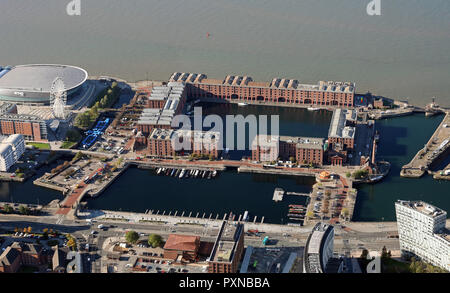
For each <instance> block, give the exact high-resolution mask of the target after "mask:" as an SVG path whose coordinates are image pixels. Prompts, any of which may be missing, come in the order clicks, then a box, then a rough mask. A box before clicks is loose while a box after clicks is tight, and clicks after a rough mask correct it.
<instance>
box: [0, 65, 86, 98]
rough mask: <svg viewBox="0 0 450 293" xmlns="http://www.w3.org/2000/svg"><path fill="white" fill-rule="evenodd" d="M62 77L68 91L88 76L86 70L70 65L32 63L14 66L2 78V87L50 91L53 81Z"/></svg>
mask: <svg viewBox="0 0 450 293" xmlns="http://www.w3.org/2000/svg"><path fill="white" fill-rule="evenodd" d="M57 77H61V78H62V79H63V81H64V84H65V86H66V89H67V91H70V90H72V89H74V88H77V87H79V86H80V85H82V84H83V83H84V82H85V81H86V80H87V78H88V73H87V71H86V70H84V69H82V68H79V67H75V66H69V65H52V64H32V65H20V66H15V67H13V68H12V69H11V70H10V71H9V72H8V73H6V74H5V75H4V76H3V77H1V78H0V89H4V90H5V89H9V90H16V91H24V92H29V93H30V92H34V93H50V88H51V86H52V83H53V81H54V80H55V79H56V78H57Z"/></svg>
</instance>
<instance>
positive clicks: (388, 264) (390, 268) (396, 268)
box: [381, 258, 412, 274]
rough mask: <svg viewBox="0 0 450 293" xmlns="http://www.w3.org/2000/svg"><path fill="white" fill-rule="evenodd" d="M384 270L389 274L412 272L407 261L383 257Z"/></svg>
mask: <svg viewBox="0 0 450 293" xmlns="http://www.w3.org/2000/svg"><path fill="white" fill-rule="evenodd" d="M381 262H382V267H383V269H382V272H383V273H388V274H398V273H412V272H411V269H410V264H409V263H406V262H401V261H398V260H394V259H392V258H385V259H382V261H381Z"/></svg>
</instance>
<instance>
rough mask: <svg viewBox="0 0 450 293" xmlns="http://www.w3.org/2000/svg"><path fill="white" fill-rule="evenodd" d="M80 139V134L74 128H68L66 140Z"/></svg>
mask: <svg viewBox="0 0 450 293" xmlns="http://www.w3.org/2000/svg"><path fill="white" fill-rule="evenodd" d="M80 139H81V134H80V133H79V132H78V130H76V129H69V130H68V131H67V133H66V141H70V142H77V141H79V140H80Z"/></svg>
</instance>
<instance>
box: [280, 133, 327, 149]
mask: <svg viewBox="0 0 450 293" xmlns="http://www.w3.org/2000/svg"><path fill="white" fill-rule="evenodd" d="M280 141H284V142H287V143H295V144H296V146H297V148H301V149H317V150H320V149H323V144H324V139H323V138H320V137H295V136H280Z"/></svg>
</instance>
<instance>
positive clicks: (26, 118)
mask: <svg viewBox="0 0 450 293" xmlns="http://www.w3.org/2000/svg"><path fill="white" fill-rule="evenodd" d="M12 134H22V135H23V136H24V137H25V139H26V140H32V141H46V140H47V124H46V123H45V121H44V120H42V119H41V118H39V117H37V116H33V115H20V114H4V115H0V135H12Z"/></svg>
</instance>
